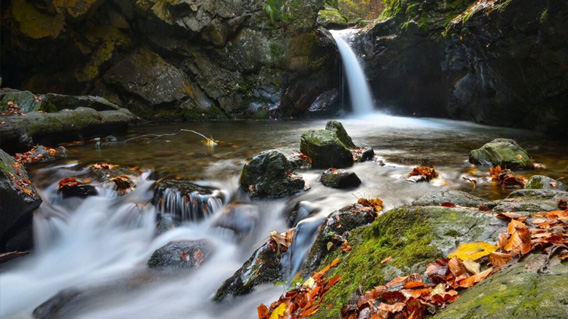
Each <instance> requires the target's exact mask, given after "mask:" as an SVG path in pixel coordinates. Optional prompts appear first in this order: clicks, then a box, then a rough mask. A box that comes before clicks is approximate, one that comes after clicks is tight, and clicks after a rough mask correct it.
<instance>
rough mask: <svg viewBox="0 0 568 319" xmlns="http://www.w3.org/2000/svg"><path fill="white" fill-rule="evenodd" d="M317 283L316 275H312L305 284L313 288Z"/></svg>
mask: <svg viewBox="0 0 568 319" xmlns="http://www.w3.org/2000/svg"><path fill="white" fill-rule="evenodd" d="M315 284H316V281H315V280H314V277H310V278H309V279H308V280H306V282H305V283H304V285H303V286H304V287H307V288H310V289H312V288H313V287H314V286H315Z"/></svg>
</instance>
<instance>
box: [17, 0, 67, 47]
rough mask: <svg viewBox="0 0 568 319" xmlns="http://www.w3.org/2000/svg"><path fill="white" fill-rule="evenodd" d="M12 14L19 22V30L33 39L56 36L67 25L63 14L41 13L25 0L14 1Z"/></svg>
mask: <svg viewBox="0 0 568 319" xmlns="http://www.w3.org/2000/svg"><path fill="white" fill-rule="evenodd" d="M12 15H13V17H14V19H15V20H16V21H17V22H18V24H19V30H20V31H21V32H22V33H23V34H25V35H27V36H28V37H30V38H32V39H41V38H48V37H49V38H56V37H57V36H59V33H61V32H62V31H63V28H64V26H65V21H64V17H63V15H55V16H52V15H47V14H43V13H40V12H38V11H37V10H36V9H35V7H34V5H33V4H30V3H29V2H27V1H25V0H15V1H14V2H13V4H12Z"/></svg>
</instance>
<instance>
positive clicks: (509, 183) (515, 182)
mask: <svg viewBox="0 0 568 319" xmlns="http://www.w3.org/2000/svg"><path fill="white" fill-rule="evenodd" d="M489 176H490V177H491V179H492V180H493V181H494V182H497V183H499V185H500V186H502V187H516V186H520V187H521V188H524V187H525V185H526V183H527V180H526V179H525V178H524V177H523V176H518V175H515V174H514V173H513V171H512V170H510V169H501V166H496V167H491V168H490V169H489Z"/></svg>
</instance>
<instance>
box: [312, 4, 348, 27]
mask: <svg viewBox="0 0 568 319" xmlns="http://www.w3.org/2000/svg"><path fill="white" fill-rule="evenodd" d="M317 21H318V24H319V25H321V26H322V27H324V28H341V27H343V28H345V27H346V26H347V24H348V21H347V18H346V17H344V16H343V15H342V14H341V13H340V12H339V10H337V9H336V8H332V7H326V8H325V9H323V10H320V11H319V12H318V20H317Z"/></svg>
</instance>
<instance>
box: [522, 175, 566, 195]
mask: <svg viewBox="0 0 568 319" xmlns="http://www.w3.org/2000/svg"><path fill="white" fill-rule="evenodd" d="M525 188H526V189H556V190H559V191H566V184H564V183H563V182H561V181H557V180H555V179H553V178H550V177H548V176H542V175H533V176H532V177H531V178H530V179H529V180H528V182H527V185H526V186H525Z"/></svg>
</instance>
